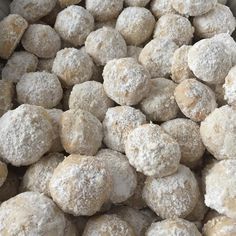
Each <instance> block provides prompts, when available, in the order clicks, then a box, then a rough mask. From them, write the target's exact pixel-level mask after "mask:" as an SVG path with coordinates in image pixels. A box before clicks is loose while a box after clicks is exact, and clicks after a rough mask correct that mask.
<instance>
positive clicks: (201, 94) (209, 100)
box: [174, 79, 217, 122]
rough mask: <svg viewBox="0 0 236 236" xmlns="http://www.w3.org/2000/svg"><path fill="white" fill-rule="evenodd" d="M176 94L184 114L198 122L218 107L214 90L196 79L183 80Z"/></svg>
mask: <svg viewBox="0 0 236 236" xmlns="http://www.w3.org/2000/svg"><path fill="white" fill-rule="evenodd" d="M174 95H175V100H176V102H177V104H178V106H179V108H180V110H181V111H182V112H183V114H184V115H185V116H186V117H188V118H190V119H191V120H193V121H196V122H199V121H202V120H204V119H205V118H206V117H207V116H208V115H209V114H210V113H211V112H212V111H214V110H215V108H217V103H216V98H215V94H214V92H213V91H212V90H211V89H210V88H209V87H208V86H207V85H205V84H203V83H201V82H199V81H197V80H195V79H188V80H184V81H182V82H181V83H180V84H179V85H178V86H177V87H176V89H175V93H174Z"/></svg>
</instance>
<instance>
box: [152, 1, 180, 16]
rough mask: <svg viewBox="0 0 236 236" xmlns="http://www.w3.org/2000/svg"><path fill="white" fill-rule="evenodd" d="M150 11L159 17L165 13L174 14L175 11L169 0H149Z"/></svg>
mask: <svg viewBox="0 0 236 236" xmlns="http://www.w3.org/2000/svg"><path fill="white" fill-rule="evenodd" d="M150 7H151V11H152V14H153V15H154V16H155V17H157V18H159V17H161V16H163V15H165V14H169V13H173V14H175V13H176V11H175V10H174V8H173V7H172V5H171V1H166V0H152V1H151V5H150Z"/></svg>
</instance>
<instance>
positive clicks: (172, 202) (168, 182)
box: [143, 165, 199, 219]
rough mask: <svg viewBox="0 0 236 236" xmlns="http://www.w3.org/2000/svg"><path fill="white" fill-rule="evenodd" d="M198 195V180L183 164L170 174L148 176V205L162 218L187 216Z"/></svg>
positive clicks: (146, 198) (145, 195)
mask: <svg viewBox="0 0 236 236" xmlns="http://www.w3.org/2000/svg"><path fill="white" fill-rule="evenodd" d="M198 196H199V188H198V183H197V180H196V178H195V176H194V174H193V173H192V172H191V171H190V169H189V168H188V167H185V166H183V165H180V166H179V168H178V171H177V172H176V173H174V174H172V175H170V176H166V177H163V178H154V177H148V178H147V180H146V183H145V186H144V189H143V198H144V200H145V201H146V203H147V205H148V206H149V207H150V208H151V209H152V210H153V211H154V212H155V213H156V214H157V215H158V216H160V217H161V218H162V219H166V218H175V217H180V218H184V217H186V216H187V215H188V214H189V213H190V212H191V211H192V210H193V209H194V207H195V205H196V203H197V200H198Z"/></svg>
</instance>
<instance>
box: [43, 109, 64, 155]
mask: <svg viewBox="0 0 236 236" xmlns="http://www.w3.org/2000/svg"><path fill="white" fill-rule="evenodd" d="M47 113H48V116H49V118H50V119H51V122H52V131H53V135H52V146H51V148H50V150H49V152H62V151H64V148H63V147H62V144H61V138H60V129H59V124H60V119H61V116H62V114H63V111H62V110H60V109H55V108H54V109H48V110H47Z"/></svg>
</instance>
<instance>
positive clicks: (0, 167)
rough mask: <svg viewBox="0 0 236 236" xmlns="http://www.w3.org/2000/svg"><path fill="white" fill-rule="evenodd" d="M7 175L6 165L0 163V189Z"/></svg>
mask: <svg viewBox="0 0 236 236" xmlns="http://www.w3.org/2000/svg"><path fill="white" fill-rule="evenodd" d="M7 174H8V170H7V165H6V164H5V163H4V162H2V161H0V187H1V186H2V185H3V184H4V182H5V181H6V179H7Z"/></svg>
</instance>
